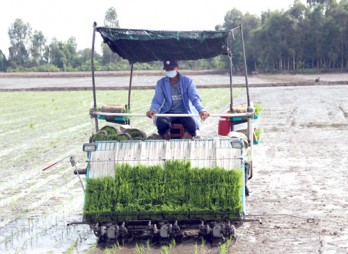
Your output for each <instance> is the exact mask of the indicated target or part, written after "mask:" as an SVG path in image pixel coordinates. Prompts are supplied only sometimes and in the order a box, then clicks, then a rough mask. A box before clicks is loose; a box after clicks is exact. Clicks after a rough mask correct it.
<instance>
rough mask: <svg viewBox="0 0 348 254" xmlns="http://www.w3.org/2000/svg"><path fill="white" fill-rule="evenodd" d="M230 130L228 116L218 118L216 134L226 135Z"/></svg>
mask: <svg viewBox="0 0 348 254" xmlns="http://www.w3.org/2000/svg"><path fill="white" fill-rule="evenodd" d="M230 131H231V121H230V119H229V118H228V117H222V118H220V119H219V128H218V134H219V135H221V136H227V134H228V133H229V132H230Z"/></svg>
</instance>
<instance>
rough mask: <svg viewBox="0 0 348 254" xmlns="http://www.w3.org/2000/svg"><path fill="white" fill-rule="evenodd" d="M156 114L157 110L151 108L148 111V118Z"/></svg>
mask: <svg viewBox="0 0 348 254" xmlns="http://www.w3.org/2000/svg"><path fill="white" fill-rule="evenodd" d="M155 114H156V112H155V111H151V110H149V111H147V112H146V116H147V117H148V118H152V117H153V116H154V115H155Z"/></svg>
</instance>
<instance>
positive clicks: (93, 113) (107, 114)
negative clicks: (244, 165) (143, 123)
mask: <svg viewBox="0 0 348 254" xmlns="http://www.w3.org/2000/svg"><path fill="white" fill-rule="evenodd" d="M91 115H94V116H140V117H144V116H146V114H145V113H141V114H140V113H108V112H100V111H95V112H91ZM253 115H254V113H253V112H247V113H233V114H228V113H225V114H210V117H243V116H245V117H252V116H253ZM155 117H199V114H155Z"/></svg>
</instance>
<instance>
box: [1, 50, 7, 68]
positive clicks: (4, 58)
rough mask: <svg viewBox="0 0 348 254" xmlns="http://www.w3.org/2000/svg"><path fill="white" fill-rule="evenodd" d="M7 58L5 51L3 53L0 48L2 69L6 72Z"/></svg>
mask: <svg viewBox="0 0 348 254" xmlns="http://www.w3.org/2000/svg"><path fill="white" fill-rule="evenodd" d="M7 65H8V62H7V59H6V56H5V55H4V53H2V50H1V49H0V71H2V72H6V71H7Z"/></svg>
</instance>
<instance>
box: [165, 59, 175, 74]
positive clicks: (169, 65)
mask: <svg viewBox="0 0 348 254" xmlns="http://www.w3.org/2000/svg"><path fill="white" fill-rule="evenodd" d="M175 67H178V63H177V62H176V60H175V59H166V60H164V61H163V70H167V71H169V70H173V69H174V68H175Z"/></svg>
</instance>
